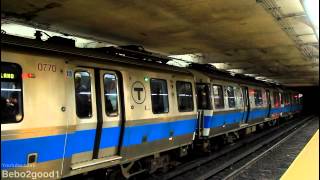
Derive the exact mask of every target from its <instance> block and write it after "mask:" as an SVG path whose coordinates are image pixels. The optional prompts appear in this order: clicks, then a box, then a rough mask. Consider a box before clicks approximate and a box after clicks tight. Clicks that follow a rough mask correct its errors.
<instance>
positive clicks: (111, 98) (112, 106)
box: [103, 74, 118, 116]
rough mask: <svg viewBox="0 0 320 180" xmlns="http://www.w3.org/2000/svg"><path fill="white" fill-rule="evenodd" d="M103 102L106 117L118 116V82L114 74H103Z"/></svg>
mask: <svg viewBox="0 0 320 180" xmlns="http://www.w3.org/2000/svg"><path fill="white" fill-rule="evenodd" d="M103 81H104V102H105V111H106V113H107V116H118V91H117V87H118V80H117V77H116V75H114V74H104V76H103Z"/></svg>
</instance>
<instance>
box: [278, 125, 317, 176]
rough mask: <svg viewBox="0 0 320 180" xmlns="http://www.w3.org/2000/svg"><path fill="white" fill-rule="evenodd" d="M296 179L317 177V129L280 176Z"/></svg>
mask: <svg viewBox="0 0 320 180" xmlns="http://www.w3.org/2000/svg"><path fill="white" fill-rule="evenodd" d="M296 179H297V180H318V179H319V129H318V130H317V132H316V133H315V134H314V135H313V137H312V138H311V140H310V141H309V142H308V143H307V145H306V146H305V147H304V148H303V149H302V151H301V152H300V153H299V155H298V156H297V157H296V159H295V160H294V161H293V163H292V164H291V165H290V167H289V168H288V169H287V171H286V172H285V173H284V174H283V176H282V177H281V180H296Z"/></svg>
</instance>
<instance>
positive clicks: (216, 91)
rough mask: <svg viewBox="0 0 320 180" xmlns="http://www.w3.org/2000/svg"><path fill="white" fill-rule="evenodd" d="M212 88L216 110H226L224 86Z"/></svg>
mask: <svg viewBox="0 0 320 180" xmlns="http://www.w3.org/2000/svg"><path fill="white" fill-rule="evenodd" d="M212 88H213V100H214V107H215V108H216V109H223V108H224V99H223V90H222V86H220V85H213V86H212Z"/></svg>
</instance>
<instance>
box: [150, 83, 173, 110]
mask: <svg viewBox="0 0 320 180" xmlns="http://www.w3.org/2000/svg"><path fill="white" fill-rule="evenodd" d="M150 88H151V102H152V111H153V113H154V114H160V113H167V112H169V101H168V89H167V81H166V80H162V79H150Z"/></svg>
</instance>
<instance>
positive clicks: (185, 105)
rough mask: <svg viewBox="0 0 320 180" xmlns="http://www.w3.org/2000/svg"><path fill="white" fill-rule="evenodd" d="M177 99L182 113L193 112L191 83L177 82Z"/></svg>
mask: <svg viewBox="0 0 320 180" xmlns="http://www.w3.org/2000/svg"><path fill="white" fill-rule="evenodd" d="M176 89H177V99H178V109H179V111H180V112H186V111H193V95H192V85H191V83H190V82H183V81H177V82H176Z"/></svg>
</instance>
